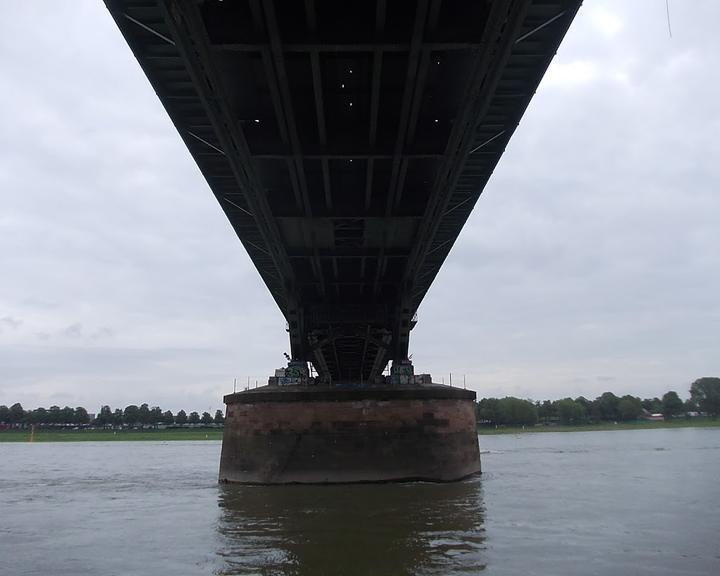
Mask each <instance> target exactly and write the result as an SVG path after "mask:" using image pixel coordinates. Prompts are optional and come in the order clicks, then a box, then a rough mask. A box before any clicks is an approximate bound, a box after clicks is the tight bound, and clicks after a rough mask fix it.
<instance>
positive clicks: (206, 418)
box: [200, 412, 213, 426]
mask: <svg viewBox="0 0 720 576" xmlns="http://www.w3.org/2000/svg"><path fill="white" fill-rule="evenodd" d="M200 422H201V423H202V424H204V425H205V426H207V425H208V424H212V423H213V417H212V416H210V412H203V413H202V416H201V417H200Z"/></svg>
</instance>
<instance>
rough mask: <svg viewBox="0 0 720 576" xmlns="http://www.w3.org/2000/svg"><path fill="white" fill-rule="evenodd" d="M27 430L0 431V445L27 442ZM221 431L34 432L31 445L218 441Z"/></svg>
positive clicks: (29, 434) (28, 440)
mask: <svg viewBox="0 0 720 576" xmlns="http://www.w3.org/2000/svg"><path fill="white" fill-rule="evenodd" d="M30 436H31V433H30V430H0V442H30ZM221 439H222V430H218V429H205V428H171V429H166V430H36V431H35V434H34V435H33V438H32V441H33V442H128V441H142V440H155V441H166V440H173V441H174V440H221Z"/></svg>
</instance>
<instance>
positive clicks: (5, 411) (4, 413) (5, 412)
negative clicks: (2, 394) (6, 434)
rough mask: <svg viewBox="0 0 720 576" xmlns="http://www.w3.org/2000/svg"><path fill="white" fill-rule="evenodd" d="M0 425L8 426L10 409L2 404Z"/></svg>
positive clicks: (0, 407)
mask: <svg viewBox="0 0 720 576" xmlns="http://www.w3.org/2000/svg"><path fill="white" fill-rule="evenodd" d="M0 423H2V424H10V408H8V407H7V406H5V405H4V404H3V405H2V406H0Z"/></svg>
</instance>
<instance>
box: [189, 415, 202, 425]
mask: <svg viewBox="0 0 720 576" xmlns="http://www.w3.org/2000/svg"><path fill="white" fill-rule="evenodd" d="M188 424H200V414H198V413H197V412H190V415H189V416H188Z"/></svg>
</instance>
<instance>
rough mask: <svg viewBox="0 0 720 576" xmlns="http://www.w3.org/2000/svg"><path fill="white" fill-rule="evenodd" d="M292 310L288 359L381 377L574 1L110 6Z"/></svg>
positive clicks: (268, 0)
mask: <svg viewBox="0 0 720 576" xmlns="http://www.w3.org/2000/svg"><path fill="white" fill-rule="evenodd" d="M106 3H107V5H108V7H109V9H110V11H111V13H112V15H113V17H114V19H115V20H116V22H117V24H118V26H119V28H120V29H121V31H122V33H123V35H124V36H125V38H126V39H127V41H128V43H129V45H130V47H131V48H132V50H133V51H134V53H135V56H136V57H137V59H138V61H139V63H140V65H141V66H142V68H143V70H144V71H145V73H146V74H147V76H148V78H149V79H150V81H151V83H152V85H153V87H154V89H155V90H156V92H157V94H158V96H159V97H160V100H161V101H162V103H163V105H164V106H165V108H166V110H167V112H168V114H169V115H170V117H171V118H172V120H173V122H174V124H175V126H176V127H177V129H178V131H179V133H180V135H181V136H182V138H183V139H184V141H185V143H186V144H187V147H188V149H189V150H190V152H191V154H192V155H193V157H194V159H195V161H196V162H197V164H198V166H199V167H200V169H201V171H202V173H203V175H204V176H205V178H206V180H207V182H208V184H209V185H210V188H211V190H212V191H213V193H214V195H215V196H216V198H217V200H218V202H219V203H220V206H221V207H222V209H223V210H224V212H225V214H226V215H227V217H228V219H229V221H230V223H231V224H232V226H233V228H234V229H235V231H236V233H237V235H238V237H239V238H240V240H241V241H242V243H243V245H244V247H245V249H246V250H247V252H248V254H249V256H250V258H251V259H252V261H253V262H254V264H255V265H256V267H257V269H258V271H259V272H260V275H261V277H262V278H263V280H264V282H265V283H266V285H267V286H268V288H269V289H270V292H271V294H272V296H273V298H274V299H275V301H276V302H277V304H278V306H279V307H280V309H281V311H282V313H283V314H284V316H285V318H286V320H287V323H288V331H289V334H290V343H291V352H292V356H293V359H295V360H302V361H309V362H312V363H313V364H314V366H315V368H316V370H317V372H318V374H319V376H320V378H321V379H323V380H326V381H334V382H338V381H360V382H362V381H365V382H367V381H372V380H374V379H378V376H379V375H380V374H381V373H382V370H383V368H384V366H385V365H386V364H387V363H388V361H390V360H396V361H397V360H403V359H405V358H407V355H408V342H409V332H410V330H411V328H412V327H413V325H414V315H415V313H416V311H417V309H418V306H419V305H420V302H421V301H422V299H423V297H424V296H425V294H426V292H427V290H428V288H429V287H430V284H431V283H432V281H433V279H434V278H435V276H436V274H437V273H438V270H439V269H440V266H441V264H442V263H443V261H444V260H445V258H446V257H447V255H448V253H449V251H450V249H451V248H452V245H453V243H454V242H455V239H456V238H457V236H458V234H459V232H460V229H461V228H462V226H463V225H464V223H465V221H466V219H467V218H468V215H469V214H470V212H471V210H472V208H473V206H474V205H475V202H476V201H477V199H478V197H479V195H480V194H481V192H482V190H483V188H484V186H485V184H486V182H487V181H488V179H489V177H490V175H491V173H492V171H493V169H494V167H495V165H496V164H497V162H498V160H499V158H500V156H501V154H502V152H503V150H504V148H505V146H506V144H507V142H508V139H509V138H510V136H511V135H512V133H513V131H514V129H515V127H516V126H517V124H518V122H519V120H520V117H521V116H522V114H523V112H524V110H525V108H526V106H527V104H528V103H529V101H530V98H531V97H532V95H533V93H534V92H535V89H536V87H537V85H538V83H539V82H540V79H541V77H542V75H543V73H544V71H545V69H546V67H547V66H548V64H549V62H550V60H551V58H552V56H553V55H554V53H555V51H556V49H557V47H558V45H559V43H560V41H561V39H562V37H563V36H564V34H565V31H566V30H567V27H568V26H569V23H570V22H571V20H572V18H573V16H574V14H575V12H576V10H577V8H578V6H579V4H580V2H579V1H578V0H516V1H511V0H507V1H502V0H497V1H493V2H490V1H473V2H470V1H466V0H412V1H409V0H408V1H399V0H398V1H386V0H376V1H374V2H373V1H367V0H355V1H350V0H343V1H342V2H339V1H337V0H305V1H304V2H300V1H297V2H278V1H273V0H233V1H230V0H226V1H220V0H208V1H190V0H187V1H184V0H106Z"/></svg>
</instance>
